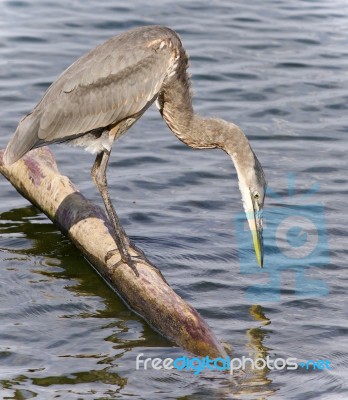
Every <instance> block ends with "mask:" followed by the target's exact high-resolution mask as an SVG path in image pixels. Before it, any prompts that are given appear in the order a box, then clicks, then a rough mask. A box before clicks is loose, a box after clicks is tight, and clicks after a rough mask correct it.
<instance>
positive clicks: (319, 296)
mask: <svg viewBox="0 0 348 400" xmlns="http://www.w3.org/2000/svg"><path fill="white" fill-rule="evenodd" d="M145 24H162V25H167V26H170V27H172V28H174V29H175V30H177V31H178V32H179V33H180V35H181V38H182V40H183V43H184V45H185V47H186V48H187V50H188V52H189V54H190V56H191V73H192V81H193V89H194V93H195V99H194V104H195V108H196V110H197V112H199V113H200V114H202V115H208V116H219V117H221V118H224V119H226V120H230V121H234V122H236V123H238V124H239V125H240V126H241V127H242V128H243V130H244V131H245V132H246V134H247V135H248V137H249V139H250V140H251V142H252V145H253V148H254V150H255V152H256V153H257V155H258V158H259V159H260V161H261V163H262V165H263V167H264V170H265V172H266V175H267V179H268V183H269V189H270V190H269V195H268V197H267V200H266V212H265V225H266V226H265V247H266V255H265V267H264V269H263V270H262V271H261V270H259V269H258V267H257V264H256V261H255V257H254V254H253V250H252V248H251V246H250V243H249V242H247V241H246V240H250V239H249V236H250V234H249V233H248V232H246V233H247V236H246V237H247V239H245V240H244V232H243V228H242V227H243V222H241V223H240V222H239V220H236V216H238V214H239V213H240V212H241V211H242V205H241V201H240V193H239V191H238V184H237V180H236V175H235V171H234V168H233V166H232V164H231V162H230V161H229V159H228V158H227V157H226V155H225V154H223V153H222V152H220V151H218V150H216V151H215V150H214V151H213V150H206V151H193V150H191V149H189V148H188V147H186V146H185V145H184V144H182V143H181V142H179V141H178V140H177V139H176V138H175V137H174V135H172V133H171V132H170V131H169V130H168V128H167V127H166V125H165V124H164V122H163V121H162V120H161V118H160V116H159V114H158V112H157V110H155V109H154V108H152V109H151V110H149V111H148V112H147V113H146V114H145V116H144V117H143V118H142V120H141V121H139V123H138V124H136V125H135V126H134V127H133V128H132V129H131V131H129V132H128V133H127V135H125V136H124V137H123V138H122V139H121V140H120V141H119V142H118V143H117V144H116V145H115V147H114V151H113V154H112V160H111V164H110V167H109V186H110V192H111V195H112V198H113V199H114V202H115V205H116V209H117V210H118V212H119V215H120V217H121V219H122V221H123V223H124V226H125V228H126V230H127V232H128V233H129V235H130V236H131V238H132V239H133V240H134V241H135V243H136V244H137V245H138V246H139V247H140V248H142V249H143V250H144V251H145V252H146V254H147V255H148V257H149V258H150V259H151V260H152V261H153V262H154V263H155V264H156V265H157V266H158V267H159V268H160V269H161V271H162V272H163V274H164V276H165V277H166V279H167V280H168V282H169V283H170V284H171V285H172V287H173V288H174V289H175V291H176V292H177V293H179V294H180V295H181V296H182V297H183V298H184V299H186V300H187V301H188V302H190V303H191V304H192V305H193V306H194V307H195V308H196V309H197V310H198V311H199V312H200V313H201V314H202V315H203V316H204V317H205V318H206V319H207V321H208V322H209V324H210V326H211V327H212V329H213V330H214V332H215V333H216V335H217V336H218V337H219V338H220V339H221V340H222V341H224V342H227V343H228V344H230V345H232V347H233V354H234V356H235V357H242V356H245V357H246V356H253V357H255V356H259V357H261V356H262V357H263V358H265V357H266V356H269V357H271V358H273V359H275V358H277V357H283V358H287V357H294V358H297V359H298V360H299V361H305V360H308V359H312V360H328V361H330V362H331V365H332V370H328V369H324V370H321V371H319V370H315V371H313V370H310V371H306V370H303V369H301V368H299V369H297V370H296V371H287V370H279V371H277V370H273V371H272V370H269V369H264V370H259V371H257V370H254V371H248V372H245V373H243V372H242V371H238V373H236V374H235V376H233V377H231V376H229V375H228V374H224V373H221V372H219V371H204V372H202V373H201V374H199V375H194V374H193V373H192V371H177V370H171V371H165V370H160V371H156V370H154V369H148V370H146V371H144V370H136V368H135V367H136V364H135V360H136V356H137V355H138V354H139V353H144V354H145V356H146V357H153V358H154V357H162V358H166V357H172V358H176V357H179V356H181V355H182V354H183V352H182V350H181V349H178V348H176V347H174V346H173V345H172V344H171V343H169V342H168V341H167V340H165V339H163V338H161V337H160V336H159V335H158V334H157V333H155V332H154V331H153V330H152V329H151V328H149V327H148V326H147V325H146V324H145V323H144V322H143V321H142V320H141V318H139V317H138V316H136V315H135V314H133V313H132V312H131V311H129V310H128V309H127V308H126V307H125V306H124V304H123V303H122V302H121V301H120V300H119V299H118V297H117V296H116V294H115V293H114V292H112V290H111V289H110V288H109V287H108V286H107V285H106V284H105V283H104V282H103V281H102V280H101V279H100V278H99V276H98V275H97V274H96V273H95V272H94V271H93V269H92V268H91V267H90V266H89V265H88V264H87V262H86V261H85V260H84V258H83V257H82V256H81V255H80V254H79V252H78V251H77V250H76V249H75V248H74V247H73V246H72V245H71V244H70V243H69V241H68V240H67V239H66V238H65V237H64V236H63V235H62V234H61V233H60V232H59V230H58V229H57V228H56V227H55V226H54V225H52V224H51V222H50V221H49V220H47V218H46V217H45V216H44V215H42V214H41V213H40V212H38V210H36V209H35V208H34V207H33V206H31V205H30V204H29V203H28V202H27V201H26V200H24V199H23V198H22V197H20V195H18V193H17V192H16V191H15V190H14V189H13V188H12V187H11V186H10V184H9V183H8V182H7V181H6V180H5V179H0V200H1V201H0V267H1V275H0V387H1V395H0V398H2V399H31V398H37V399H53V398H61V399H69V400H70V399H113V398H126V399H128V398H140V399H205V398H206V399H225V398H226V399H232V398H233V399H234V398H243V399H266V398H274V399H299V400H302V399H346V398H348V388H347V382H348V373H347V365H348V356H347V348H348V341H347V332H348V329H347V328H348V327H347V311H346V301H347V295H346V292H347V290H346V287H347V274H346V272H345V269H346V268H345V267H346V258H347V244H348V241H347V224H348V217H347V212H346V199H347V194H348V180H347V176H348V174H347V172H348V170H347V150H348V146H347V141H346V135H347V131H348V117H347V104H348V101H347V100H348V75H347V67H348V50H347V45H348V5H347V3H346V2H345V1H344V0H330V1H329V0H318V1H302V0H299V1H285V0H279V1H275V0H265V1H262V2H261V1H256V0H253V1H248V2H244V1H242V0H237V1H218V0H216V1H211V2H207V1H202V0H197V1H193V2H185V1H176V2H174V1H161V2H153V3H152V4H151V5H150V4H149V3H148V2H145V1H142V0H138V1H134V2H130V1H128V2H123V1H107V0H101V1H98V2H93V1H77V0H76V1H72V2H53V1H43V0H37V1H16V0H9V1H3V0H0V104H1V107H0V148H4V147H5V145H6V143H7V141H8V140H9V138H10V135H11V134H12V133H13V132H14V130H15V128H16V126H17V123H18V121H19V119H20V118H21V116H23V115H24V114H26V113H27V112H29V111H30V110H31V109H32V108H33V107H34V106H35V104H36V103H37V102H38V100H39V99H40V98H41V96H42V94H43V92H44V91H45V89H46V88H47V87H48V85H49V84H50V83H51V82H52V81H53V80H54V79H55V78H56V77H57V76H58V75H59V74H60V73H61V72H62V71H63V70H64V69H65V68H66V67H67V66H68V65H70V63H71V62H73V61H74V60H75V59H76V58H77V57H78V56H80V55H82V54H83V53H84V52H86V51H87V50H89V49H91V48H92V47H94V46H95V45H96V44H98V43H100V42H102V41H104V40H106V39H107V38H109V37H111V36H113V35H115V34H117V33H119V32H122V31H124V30H126V29H129V28H132V27H135V26H140V25H145ZM52 149H53V151H54V153H55V155H56V158H57V161H58V165H59V167H60V169H61V171H62V172H63V173H64V174H67V175H69V177H70V178H71V179H72V180H73V181H74V182H75V183H76V184H77V186H78V187H79V188H80V189H81V190H82V191H83V193H84V194H85V195H86V196H87V197H89V198H91V199H92V200H93V201H95V202H96V203H99V204H101V200H100V198H99V195H98V193H97V191H96V189H95V188H94V186H93V183H92V181H91V179H90V176H89V171H90V168H91V165H92V162H93V156H91V155H89V154H87V153H84V152H83V151H81V150H80V149H76V148H69V147H67V146H55V147H52ZM312 189H313V190H312ZM308 193H309V194H310V195H308ZM306 195H308V196H307V197H306Z"/></svg>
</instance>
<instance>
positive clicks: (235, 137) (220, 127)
mask: <svg viewBox="0 0 348 400" xmlns="http://www.w3.org/2000/svg"><path fill="white" fill-rule="evenodd" d="M158 102H159V105H160V111H161V114H162V117H163V118H164V120H165V121H166V123H167V125H168V126H169V128H170V129H171V130H172V132H173V133H174V134H175V135H176V136H177V137H178V139H180V140H181V141H182V142H184V143H186V144H187V145H188V146H190V147H192V148H197V149H207V148H221V149H223V150H224V151H225V152H226V153H228V154H229V155H230V156H231V158H232V160H233V162H234V164H235V166H236V169H237V172H238V175H239V170H240V167H241V165H245V164H251V165H252V164H253V163H254V157H255V156H254V153H253V151H252V149H251V147H250V144H249V141H248V139H247V138H246V136H245V135H244V133H243V131H242V130H241V129H240V128H239V127H238V126H237V125H235V124H233V123H230V122H226V121H224V120H222V119H216V118H203V117H201V116H199V115H197V114H194V112H193V107H192V97H191V93H190V81H189V77H188V75H187V72H186V68H185V65H181V71H180V69H179V71H177V73H176V74H175V77H174V79H172V80H171V81H170V83H169V84H167V85H164V87H163V91H162V92H161V94H160V97H159V100H158Z"/></svg>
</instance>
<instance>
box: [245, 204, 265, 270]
mask: <svg viewBox="0 0 348 400" xmlns="http://www.w3.org/2000/svg"><path fill="white" fill-rule="evenodd" d="M247 217H248V222H249V227H250V230H251V234H252V237H253V242H254V249H255V254H256V259H257V263H258V264H259V266H260V267H261V268H262V267H263V238H262V215H261V210H258V207H257V206H256V205H254V204H253V210H252V211H251V212H248V213H247Z"/></svg>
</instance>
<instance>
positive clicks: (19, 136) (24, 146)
mask: <svg viewBox="0 0 348 400" xmlns="http://www.w3.org/2000/svg"><path fill="white" fill-rule="evenodd" d="M31 115H32V114H28V115H27V116H25V117H24V118H23V119H22V120H21V122H20V123H19V125H18V127H17V129H16V132H15V134H14V135H13V136H12V138H11V140H10V142H9V143H8V145H7V147H6V150H5V153H4V158H3V161H4V164H5V165H10V164H13V163H15V162H16V161H17V160H19V159H20V158H21V157H23V156H24V155H25V154H26V153H27V152H28V151H29V150H31V149H33V148H34V147H36V144H37V143H38V142H39V141H40V139H39V137H38V135H37V132H38V130H39V125H40V119H39V118H31Z"/></svg>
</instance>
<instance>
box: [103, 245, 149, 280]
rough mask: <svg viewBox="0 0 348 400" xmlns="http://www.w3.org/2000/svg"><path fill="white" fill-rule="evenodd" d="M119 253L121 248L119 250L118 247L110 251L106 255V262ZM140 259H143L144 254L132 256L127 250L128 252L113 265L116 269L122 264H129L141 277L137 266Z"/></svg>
mask: <svg viewBox="0 0 348 400" xmlns="http://www.w3.org/2000/svg"><path fill="white" fill-rule="evenodd" d="M118 253H119V250H117V249H114V250H110V251H108V252H107V253H106V256H105V262H108V261H109V260H110V258H111V257H113V256H114V255H115V254H118ZM139 260H143V257H142V256H131V255H130V254H129V253H128V252H127V254H124V255H123V256H122V255H121V259H120V260H119V261H117V263H115V264H114V265H113V268H114V269H116V268H117V267H119V266H120V265H121V264H127V265H128V266H129V267H130V268H131V269H132V271H133V272H134V273H135V275H136V276H137V277H139V272H138V270H137V267H136V263H137V262H138V261H139Z"/></svg>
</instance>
